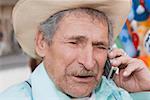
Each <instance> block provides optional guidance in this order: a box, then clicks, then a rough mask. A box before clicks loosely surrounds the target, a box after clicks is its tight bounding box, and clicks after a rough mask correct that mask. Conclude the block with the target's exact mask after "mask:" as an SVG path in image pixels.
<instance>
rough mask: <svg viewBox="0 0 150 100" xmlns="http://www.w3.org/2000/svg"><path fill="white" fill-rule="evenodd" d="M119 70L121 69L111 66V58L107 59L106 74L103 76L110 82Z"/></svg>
mask: <svg viewBox="0 0 150 100" xmlns="http://www.w3.org/2000/svg"><path fill="white" fill-rule="evenodd" d="M118 70H119V69H118V68H117V67H113V66H111V63H110V60H109V58H107V60H106V63H105V67H104V73H103V75H105V76H106V78H107V79H108V80H110V79H113V77H114V75H115V73H116V72H117V71H118Z"/></svg>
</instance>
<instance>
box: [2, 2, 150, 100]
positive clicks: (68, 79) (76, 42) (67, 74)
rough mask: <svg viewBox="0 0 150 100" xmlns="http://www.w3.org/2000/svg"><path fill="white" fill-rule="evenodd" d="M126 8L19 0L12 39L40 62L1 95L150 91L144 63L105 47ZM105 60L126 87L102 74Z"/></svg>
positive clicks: (65, 97) (113, 99) (25, 97)
mask: <svg viewBox="0 0 150 100" xmlns="http://www.w3.org/2000/svg"><path fill="white" fill-rule="evenodd" d="M130 6H131V4H130V2H129V1H128V0H95V1H94V0H20V1H19V2H18V4H17V5H16V7H15V8H14V11H13V25H14V30H15V33H16V37H17V39H18V41H19V43H20V44H21V46H22V48H23V50H24V51H25V52H26V53H28V54H29V55H30V56H32V57H36V58H39V59H41V60H42V63H41V64H40V65H39V66H38V67H37V68H36V69H35V71H34V72H33V73H32V75H31V76H30V78H29V80H28V81H25V82H24V83H21V84H20V85H17V86H14V87H12V88H10V89H8V90H7V91H5V92H4V93H2V94H1V96H0V99H2V100H70V99H76V100H78V99H79V100H132V98H131V97H130V95H129V94H128V92H126V91H125V90H124V89H126V90H127V91H129V92H137V91H146V90H150V86H148V85H147V83H148V82H150V72H149V70H148V69H147V67H146V66H145V65H144V63H143V62H142V61H140V60H138V59H135V58H134V59H132V58H130V57H129V56H127V55H126V54H125V53H124V52H123V51H122V50H120V49H113V50H112V51H109V50H110V49H111V47H112V44H113V41H112V40H113V32H112V30H114V33H115V34H114V36H116V35H117V33H119V31H120V30H121V28H122V26H123V23H124V22H125V20H126V18H127V15H128V12H129V10H130ZM111 23H112V24H111ZM34 40H35V42H34ZM109 59H110V62H111V64H112V65H113V66H115V67H118V68H120V71H119V74H118V75H115V78H114V81H115V82H116V84H117V86H119V87H122V88H124V89H122V88H119V87H117V86H116V85H115V83H114V82H113V81H112V80H108V79H107V78H106V77H105V76H103V73H104V71H105V70H106V66H105V63H106V61H108V60H109Z"/></svg>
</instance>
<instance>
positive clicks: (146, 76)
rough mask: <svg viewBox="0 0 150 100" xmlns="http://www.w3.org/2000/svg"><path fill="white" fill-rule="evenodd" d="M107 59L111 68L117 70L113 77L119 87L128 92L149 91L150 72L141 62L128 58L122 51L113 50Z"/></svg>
mask: <svg viewBox="0 0 150 100" xmlns="http://www.w3.org/2000/svg"><path fill="white" fill-rule="evenodd" d="M109 58H110V59H111V60H110V61H111V64H112V66H114V67H118V68H119V74H118V75H115V77H114V80H115V82H116V84H117V85H118V86H119V87H122V88H124V89H125V90H127V91H129V92H138V91H148V90H149V91H150V70H149V69H148V68H147V66H146V65H145V64H144V62H143V61H142V60H140V59H137V58H131V57H129V56H128V55H126V54H125V52H124V51H123V50H122V49H113V50H112V51H111V52H110V53H109Z"/></svg>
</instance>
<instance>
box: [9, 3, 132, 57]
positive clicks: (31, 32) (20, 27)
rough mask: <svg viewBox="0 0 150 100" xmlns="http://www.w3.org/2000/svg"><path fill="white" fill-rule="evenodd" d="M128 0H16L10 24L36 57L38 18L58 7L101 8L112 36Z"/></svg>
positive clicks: (124, 11)
mask: <svg viewBox="0 0 150 100" xmlns="http://www.w3.org/2000/svg"><path fill="white" fill-rule="evenodd" d="M131 5H132V4H131V0H20V1H19V2H18V3H17V4H16V6H15V7H14V10H13V14H12V17H13V27H14V31H15V34H16V38H17V40H18V42H19V44H20V45H21V47H22V48H23V50H24V51H25V52H26V53H27V54H29V55H30V56H32V57H34V58H36V57H37V55H36V53H35V44H34V38H35V34H36V32H37V31H38V26H39V24H40V23H41V22H43V21H45V20H46V19H48V18H49V17H50V16H51V15H53V14H54V13H56V12H59V11H61V10H65V9H69V8H78V7H89V8H93V9H97V10H99V11H103V12H104V13H105V14H106V15H107V16H108V18H109V20H110V21H111V22H112V24H113V30H114V36H116V35H117V34H118V33H119V32H120V31H121V29H122V26H123V24H124V23H125V21H126V18H127V16H128V13H129V11H130V8H131Z"/></svg>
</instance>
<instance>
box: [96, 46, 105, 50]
mask: <svg viewBox="0 0 150 100" xmlns="http://www.w3.org/2000/svg"><path fill="white" fill-rule="evenodd" d="M97 48H98V49H104V50H105V49H107V48H106V47H103V46H97Z"/></svg>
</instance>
